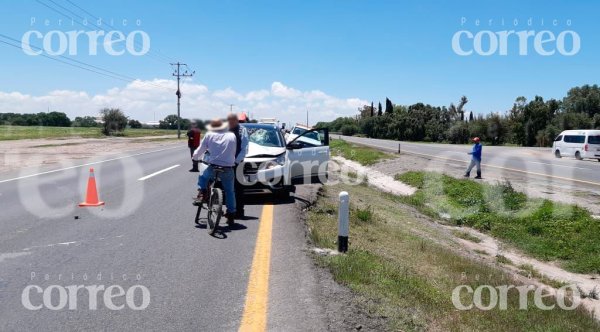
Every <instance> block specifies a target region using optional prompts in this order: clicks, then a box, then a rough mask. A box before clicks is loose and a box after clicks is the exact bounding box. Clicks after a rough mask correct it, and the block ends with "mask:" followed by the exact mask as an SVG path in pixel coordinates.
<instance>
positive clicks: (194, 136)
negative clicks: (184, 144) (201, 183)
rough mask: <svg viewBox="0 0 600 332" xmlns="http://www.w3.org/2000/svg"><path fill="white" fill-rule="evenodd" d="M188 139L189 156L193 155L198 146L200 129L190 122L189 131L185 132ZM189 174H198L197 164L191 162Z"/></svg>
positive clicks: (193, 161)
mask: <svg viewBox="0 0 600 332" xmlns="http://www.w3.org/2000/svg"><path fill="white" fill-rule="evenodd" d="M187 137H188V148H190V156H193V155H194V151H196V149H197V148H198V147H199V146H200V129H198V125H197V124H196V123H195V122H192V125H191V126H190V130H188V132H187ZM190 172H195V173H197V172H199V170H198V162H197V161H195V160H192V169H190Z"/></svg>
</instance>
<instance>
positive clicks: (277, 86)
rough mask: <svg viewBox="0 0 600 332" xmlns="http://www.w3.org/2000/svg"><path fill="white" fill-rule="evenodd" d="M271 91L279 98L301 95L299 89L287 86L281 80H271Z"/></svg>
mask: <svg viewBox="0 0 600 332" xmlns="http://www.w3.org/2000/svg"><path fill="white" fill-rule="evenodd" d="M271 93H272V94H273V95H274V96H276V97H281V98H298V97H299V96H301V95H302V93H301V92H300V91H299V90H296V89H294V88H290V87H287V86H285V85H283V83H281V82H273V84H271Z"/></svg>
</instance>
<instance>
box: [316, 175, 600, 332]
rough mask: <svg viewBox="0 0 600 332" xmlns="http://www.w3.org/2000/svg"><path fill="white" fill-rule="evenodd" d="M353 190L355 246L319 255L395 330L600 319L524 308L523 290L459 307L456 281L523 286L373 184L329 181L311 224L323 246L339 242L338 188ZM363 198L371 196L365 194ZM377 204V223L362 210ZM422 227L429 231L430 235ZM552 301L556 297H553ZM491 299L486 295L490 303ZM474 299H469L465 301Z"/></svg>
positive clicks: (549, 325) (543, 325)
mask: <svg viewBox="0 0 600 332" xmlns="http://www.w3.org/2000/svg"><path fill="white" fill-rule="evenodd" d="M341 190H345V191H348V192H349V193H350V197H351V209H350V211H351V212H350V213H351V215H350V222H351V224H350V250H349V252H348V253H347V254H345V255H333V256H315V257H316V258H315V259H316V260H317V263H318V264H320V265H321V266H323V267H325V268H327V269H329V270H330V271H331V273H332V275H333V277H334V279H335V280H336V281H337V282H338V283H340V284H343V285H345V286H347V287H349V288H350V289H351V290H352V291H353V292H355V293H356V294H357V295H359V296H357V297H356V299H357V301H358V303H360V305H361V307H362V308H363V309H364V310H365V311H368V312H369V315H372V316H375V317H386V318H387V321H388V323H389V326H388V329H389V330H391V331H426V330H434V331H588V330H598V328H600V326H599V325H598V323H597V322H596V321H595V320H594V319H593V318H591V317H590V316H589V315H588V314H587V313H586V312H585V310H584V309H582V308H579V309H577V310H574V311H564V310H550V311H544V310H539V309H536V308H535V306H534V305H533V299H532V298H530V299H529V309H528V310H519V307H518V294H517V292H509V293H508V309H507V310H500V309H492V310H489V311H483V310H477V309H474V310H466V311H460V310H457V309H455V308H454V306H453V304H452V301H451V295H452V291H453V289H454V288H455V287H457V286H459V285H463V284H466V285H470V286H471V287H473V288H476V287H478V286H479V285H491V286H500V285H515V286H518V285H520V282H518V281H515V280H514V279H512V277H511V276H510V275H508V274H506V273H505V272H503V271H501V270H499V269H498V268H497V267H495V266H493V265H488V264H481V262H477V261H474V260H471V259H468V258H466V257H464V256H463V255H460V254H459V253H456V252H454V251H453V250H450V249H449V248H448V247H446V246H444V245H442V244H441V243H444V240H442V238H440V236H447V235H440V234H441V233H443V232H440V233H436V232H435V228H433V227H432V225H431V224H429V225H428V224H427V223H424V222H423V221H422V220H419V219H417V218H416V217H415V216H414V215H413V214H412V213H411V212H409V211H407V210H406V209H405V208H404V207H403V205H401V204H398V200H397V198H396V197H393V196H391V195H387V194H384V193H381V192H379V191H377V190H376V189H373V188H370V187H361V186H350V185H345V184H337V185H335V186H327V187H325V188H324V189H323V192H322V193H321V194H320V195H319V199H318V200H317V202H316V204H315V205H314V206H313V207H312V208H311V209H310V210H309V213H308V218H307V223H308V227H309V235H310V237H311V240H312V241H313V243H314V244H315V245H316V246H317V247H321V248H331V249H335V248H336V243H335V241H336V239H337V208H336V202H337V196H338V195H337V193H338V192H339V191H341ZM363 197H368V199H364V198H363ZM364 210H371V211H372V213H373V215H372V216H371V219H370V220H371V221H370V222H364V221H362V220H361V217H360V216H359V214H360V211H364ZM422 234H427V236H423V235H422ZM547 300H548V303H550V302H552V299H547ZM485 301H486V300H484V303H487V302H485ZM465 303H466V302H465Z"/></svg>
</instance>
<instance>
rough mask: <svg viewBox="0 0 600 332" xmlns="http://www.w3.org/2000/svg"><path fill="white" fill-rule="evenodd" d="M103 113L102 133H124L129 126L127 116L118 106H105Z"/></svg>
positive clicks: (101, 112) (107, 134)
mask: <svg viewBox="0 0 600 332" xmlns="http://www.w3.org/2000/svg"><path fill="white" fill-rule="evenodd" d="M100 114H102V122H103V123H102V133H103V134H104V135H106V136H110V135H122V134H123V131H124V130H125V127H127V117H126V116H125V114H123V112H122V111H121V110H120V109H118V108H105V109H103V110H101V111H100Z"/></svg>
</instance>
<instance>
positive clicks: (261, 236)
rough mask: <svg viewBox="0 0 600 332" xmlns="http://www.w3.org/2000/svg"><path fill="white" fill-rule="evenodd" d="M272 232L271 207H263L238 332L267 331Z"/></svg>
mask: <svg viewBox="0 0 600 332" xmlns="http://www.w3.org/2000/svg"><path fill="white" fill-rule="evenodd" d="M272 231H273V205H265V206H264V207H263V210H262V215H261V217H260V225H259V228H258V235H257V238H256V247H255V248H254V258H253V259H252V269H251V270H250V279H249V280H248V289H247V291H246V304H245V306H244V314H243V316H242V323H241V324H240V329H239V331H243V332H246V331H265V330H266V329H267V306H268V303H269V302H268V301H269V272H270V268H271V235H272Z"/></svg>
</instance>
